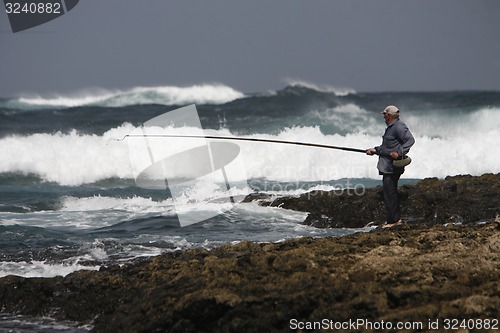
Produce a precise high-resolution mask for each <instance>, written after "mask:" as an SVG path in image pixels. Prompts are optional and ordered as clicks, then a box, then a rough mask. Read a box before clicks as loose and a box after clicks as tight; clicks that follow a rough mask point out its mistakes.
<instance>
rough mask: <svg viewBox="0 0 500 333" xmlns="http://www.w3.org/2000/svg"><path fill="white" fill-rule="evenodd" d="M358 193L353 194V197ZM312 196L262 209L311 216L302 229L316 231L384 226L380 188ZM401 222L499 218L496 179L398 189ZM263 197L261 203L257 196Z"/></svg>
mask: <svg viewBox="0 0 500 333" xmlns="http://www.w3.org/2000/svg"><path fill="white" fill-rule="evenodd" d="M355 192H356V193H355ZM360 192H361V191H360V189H357V190H356V191H354V190H344V191H329V192H327V191H314V192H309V193H305V194H302V195H300V196H299V197H283V198H276V199H274V200H270V199H263V200H261V204H262V205H265V206H268V205H270V206H276V207H278V206H279V207H281V208H285V209H292V210H297V211H304V212H309V215H308V217H307V218H306V220H305V221H304V224H306V225H311V226H315V227H319V228H341V227H346V228H361V227H364V226H365V225H367V224H368V223H370V222H371V223H373V224H375V225H377V224H382V223H383V222H384V221H385V208H384V199H383V193H382V187H381V186H378V187H375V188H372V189H366V190H365V191H363V192H362V194H363V195H358V194H359V193H360ZM399 197H400V202H401V213H402V216H403V219H406V220H408V221H416V222H422V221H425V222H430V223H437V224H444V223H470V222H477V221H484V220H489V219H492V218H495V217H496V216H498V214H500V174H496V175H494V174H485V175H482V176H480V177H473V176H469V175H466V176H454V177H446V178H445V179H444V180H439V179H438V178H427V179H424V180H422V181H420V182H419V183H417V184H415V185H403V186H401V187H400V188H399ZM261 198H265V197H264V196H263V195H262V194H261Z"/></svg>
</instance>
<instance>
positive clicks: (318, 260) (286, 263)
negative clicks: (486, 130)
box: [0, 175, 500, 332]
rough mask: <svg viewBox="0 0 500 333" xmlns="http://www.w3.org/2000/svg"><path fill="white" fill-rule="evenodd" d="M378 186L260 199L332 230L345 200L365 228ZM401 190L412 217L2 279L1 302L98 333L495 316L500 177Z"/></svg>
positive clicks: (5, 308) (499, 278)
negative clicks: (353, 229) (356, 193)
mask: <svg viewBox="0 0 500 333" xmlns="http://www.w3.org/2000/svg"><path fill="white" fill-rule="evenodd" d="M377 191H379V189H373V190H367V192H366V193H365V195H364V196H363V197H359V198H361V199H359V198H358V197H349V198H342V196H338V195H336V196H335V197H329V196H328V194H326V193H322V194H321V195H314V196H309V199H310V200H311V202H308V201H306V200H297V198H281V199H277V200H279V201H278V202H275V201H276V200H275V201H272V202H271V201H270V200H267V199H265V200H263V201H262V204H264V205H267V204H269V205H281V207H284V206H286V205H292V203H294V204H296V205H297V206H296V207H295V209H299V208H300V210H302V211H308V212H309V213H310V214H309V216H310V217H309V218H308V219H309V221H313V222H314V221H319V222H321V223H319V222H314V223H311V224H313V225H314V224H315V223H316V224H321V226H322V227H326V226H333V225H339V223H340V222H342V221H343V220H342V218H341V216H342V214H341V213H339V210H337V209H335V210H333V209H332V208H329V206H330V205H332V204H333V202H336V200H340V201H339V202H341V204H342V205H343V206H342V209H345V210H347V211H348V212H350V213H349V214H358V215H355V216H352V217H350V216H348V215H349V214H348V215H346V217H348V218H349V220H348V221H363V223H366V221H374V220H377V216H378V215H377V214H383V209H381V208H380V204H381V201H380V197H379V194H378V192H377ZM401 192H402V195H403V197H404V196H405V194H404V193H407V196H406V198H405V199H404V200H405V201H404V203H403V207H405V211H404V214H405V216H412V217H413V218H414V222H413V223H407V224H404V225H402V226H397V227H394V228H391V229H380V228H379V229H374V230H372V231H371V232H367V233H357V234H353V235H350V236H345V237H338V238H318V239H312V238H301V239H294V240H289V241H285V242H281V243H263V244H258V243H252V242H242V243H239V244H236V245H225V246H221V247H218V248H215V249H213V250H211V251H207V250H201V249H200V250H189V251H183V252H175V253H166V254H163V255H160V256H157V257H153V258H148V259H142V260H138V261H136V262H133V263H128V264H126V265H124V266H121V267H119V266H111V267H102V268H101V269H100V271H98V272H96V271H78V272H75V273H72V274H70V275H68V276H66V277H56V278H50V279H44V278H21V277H15V276H8V277H5V278H2V279H0V309H1V312H4V313H16V314H24V315H29V316H50V317H53V318H56V319H57V320H69V321H73V322H76V323H79V324H81V325H84V324H87V325H88V324H90V325H92V326H93V331H95V332H289V331H294V328H297V329H299V328H301V327H303V328H308V327H309V326H307V325H313V324H314V323H315V322H322V323H326V322H327V321H328V320H331V322H332V323H333V322H335V323H343V322H349V321H350V320H351V321H356V320H366V321H368V322H371V323H378V324H379V325H380V323H381V322H382V321H384V322H385V323H396V322H399V321H404V322H420V323H422V329H409V330H407V332H412V331H415V332H417V331H420V332H421V331H428V327H427V326H428V324H429V320H430V321H433V322H435V321H436V320H439V323H440V327H439V328H440V329H439V330H435V332H437V331H443V332H444V331H447V332H450V330H445V329H444V326H443V324H444V320H445V319H457V320H462V319H474V320H477V319H496V320H498V318H499V309H500V256H499V254H500V220H499V219H498V217H497V213H498V212H500V199H499V198H500V196H499V194H500V175H483V176H481V177H471V176H459V177H449V178H447V179H446V180H444V181H440V180H437V179H428V180H424V181H422V182H420V183H418V184H416V185H414V186H405V187H404V188H402V189H401ZM318 198H319V201H316V199H318ZM363 198H364V200H362V199H363ZM260 200H262V197H261V199H260ZM331 200H333V201H331ZM358 200H362V201H358ZM361 203H363V205H362V204H361ZM365 203H366V206H365ZM360 205H361V206H360ZM412 205H419V206H417V207H413V206H412ZM287 208H291V206H287ZM360 210H361V211H362V213H359V212H358V213H355V212H357V211H360ZM378 210H382V212H380V213H379V212H378ZM336 214H337V215H336ZM311 216H312V217H311ZM318 217H319V218H320V219H319V220H318ZM325 221H326V222H325ZM477 221H483V222H482V223H480V224H478V223H476V222H477ZM446 222H461V223H460V224H457V223H455V224H454V223H448V224H447V226H444V225H443V224H444V223H446ZM306 223H307V221H306ZM349 223H351V222H349ZM345 225H347V224H345ZM345 225H343V226H345ZM349 225H351V224H349ZM308 323H309V324H308ZM497 327H498V326H497ZM297 331H301V330H297ZM302 331H304V330H302ZM305 331H307V330H305ZM348 331H352V332H365V331H370V330H368V329H367V327H365V326H361V327H357V328H352V327H350V328H348V329H347V330H346V332H348ZM389 331H390V330H389ZM393 331H395V330H393ZM469 331H471V332H473V331H478V332H479V331H481V332H482V331H485V330H484V329H483V330H474V329H472V330H469ZM486 331H488V330H486ZM492 331H493V330H492Z"/></svg>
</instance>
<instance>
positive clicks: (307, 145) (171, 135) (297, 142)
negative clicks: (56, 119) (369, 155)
mask: <svg viewBox="0 0 500 333" xmlns="http://www.w3.org/2000/svg"><path fill="white" fill-rule="evenodd" d="M146 137H153V138H186V139H210V140H231V141H252V142H267V143H280V144H287V145H296V146H306V147H315V148H326V149H338V150H344V151H351V152H356V153H365V152H366V150H365V149H358V148H350V147H339V146H331V145H324V144H319V143H308V142H300V141H284V140H272V139H260V138H240V137H234V136H214V135H181V134H127V135H125V136H124V137H123V138H121V139H115V140H116V141H123V140H125V139H126V138H146Z"/></svg>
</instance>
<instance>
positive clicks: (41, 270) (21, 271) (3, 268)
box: [0, 261, 99, 278]
mask: <svg viewBox="0 0 500 333" xmlns="http://www.w3.org/2000/svg"><path fill="white" fill-rule="evenodd" d="M78 270H99V266H83V265H80V264H78V263H68V264H66V263H47V262H45V261H30V262H25V261H21V262H10V261H0V277H4V276H7V275H17V276H22V277H27V278H30V277H44V278H49V277H55V276H66V275H68V274H70V273H73V272H75V271H78Z"/></svg>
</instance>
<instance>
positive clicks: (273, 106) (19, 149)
mask: <svg viewBox="0 0 500 333" xmlns="http://www.w3.org/2000/svg"><path fill="white" fill-rule="evenodd" d="M191 104H195V105H196V108H197V111H198V115H199V119H200V123H201V126H202V128H203V130H204V131H205V133H206V134H210V135H220V136H237V137H245V138H265V139H271V140H286V141H300V142H310V143H318V144H327V145H335V146H344V147H354V148H361V149H364V148H368V147H373V146H375V145H378V144H380V142H381V135H382V134H383V132H384V126H385V125H384V122H383V118H382V116H381V115H380V114H379V113H378V112H380V111H381V110H383V108H384V107H385V106H386V105H387V104H395V105H397V106H399V108H400V110H401V119H402V120H403V121H404V122H405V123H406V124H407V125H408V127H409V128H410V129H411V131H412V133H413V135H414V136H415V139H416V144H415V146H414V147H413V148H412V149H411V152H410V156H411V157H412V159H413V163H412V164H411V165H410V166H409V167H407V170H406V172H405V174H404V175H403V179H402V181H401V182H402V183H405V182H407V183H415V182H416V181H418V180H419V179H423V178H426V177H440V178H443V177H446V176H447V175H457V174H472V175H480V174H483V173H488V172H493V173H498V172H499V162H500V158H499V157H498V154H496V147H498V146H500V135H499V134H500V133H499V128H498V124H500V92H481V91H471V92H431V93H424V92H420V93H404V92H387V93H357V92H354V91H337V90H335V89H333V88H328V87H317V86H313V85H311V84H302V83H291V84H290V85H288V86H286V87H284V88H283V89H281V90H276V91H265V92H257V93H243V92H239V91H237V90H235V89H233V88H231V87H228V86H225V85H218V84H204V85H196V86H191V87H150V88H144V87H137V88H133V89H130V90H124V91H118V90H116V91H108V90H102V89H100V90H95V89H94V90H92V91H82V92H79V93H75V94H73V95H67V96H62V95H54V96H45V97H40V96H27V97H23V98H13V99H9V98H4V99H1V100H0V156H1V159H0V239H1V242H0V276H6V275H10V274H14V275H19V276H24V277H52V276H56V275H66V274H69V273H71V272H73V271H75V270H79V269H94V270H97V269H98V268H99V267H100V266H101V265H108V264H112V263H118V264H121V263H124V262H127V261H130V260H134V259H135V258H139V257H145V256H153V255H157V254H160V253H163V252H168V251H177V250H183V249H190V248H212V247H214V246H217V245H220V244H223V243H234V242H239V241H242V240H250V241H257V242H268V241H270V242H276V241H282V240H285V239H289V238H295V237H306V236H312V237H323V236H342V235H345V234H349V233H353V232H358V231H364V230H365V229H361V230H352V229H339V230H336V229H316V228H313V227H309V226H304V225H302V224H301V222H302V221H303V220H304V219H305V217H306V215H305V214H304V213H300V212H293V211H288V210H285V209H281V208H277V207H261V206H259V205H258V203H257V202H250V203H238V204H236V205H233V206H231V207H230V209H228V208H227V207H226V206H225V205H226V203H217V202H216V203H211V204H210V205H208V204H207V202H206V201H204V200H203V198H201V197H200V198H196V197H195V198H194V199H193V197H191V198H190V200H187V201H186V202H184V206H183V207H184V209H187V210H189V211H191V210H193V211H196V210H197V209H199V208H200V207H203V208H204V209H211V210H212V211H213V212H214V214H212V217H210V218H209V219H207V220H204V221H202V222H199V223H195V224H192V225H189V226H185V227H180V225H179V221H178V218H177V213H178V212H177V211H176V209H175V207H174V205H173V202H172V194H171V193H169V191H168V190H165V189H148V188H144V187H141V186H138V185H137V183H136V182H135V179H134V173H133V170H132V167H131V160H130V156H129V155H130V153H129V150H128V147H127V144H126V143H125V141H126V140H123V138H124V137H125V136H126V135H128V134H130V133H133V132H134V130H136V129H137V128H139V127H140V126H141V124H143V123H145V122H147V121H148V120H149V119H152V118H154V117H157V116H159V115H162V114H165V113H166V112H169V111H171V110H175V109H177V108H179V107H183V106H186V105H191ZM119 140H121V141H119ZM164 142H166V144H167V142H168V138H167V139H165V141H164ZM238 145H239V147H240V154H241V155H242V156H243V158H244V162H243V163H244V166H245V170H246V180H247V182H246V184H247V185H248V186H247V188H246V189H245V191H246V192H245V193H243V192H242V193H240V194H247V193H255V192H266V193H269V194H271V195H275V196H280V195H297V194H300V193H304V192H306V191H308V190H311V189H325V190H332V189H333V190H337V191H338V190H346V189H348V188H351V189H356V190H357V191H362V189H363V188H366V187H373V186H376V185H379V184H380V177H379V175H378V172H377V170H376V162H377V161H376V157H370V156H366V155H365V154H360V153H355V152H346V151H340V150H334V149H323V148H311V147H302V146H294V145H286V144H273V143H258V142H241V143H238ZM204 191H205V192H209V194H210V192H211V191H217V189H216V188H214V187H210V186H209V185H207V186H206V188H205V189H204ZM205 194H206V193H205ZM208 206H209V208H207V207H208ZM368 222H370V221H367V223H368Z"/></svg>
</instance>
